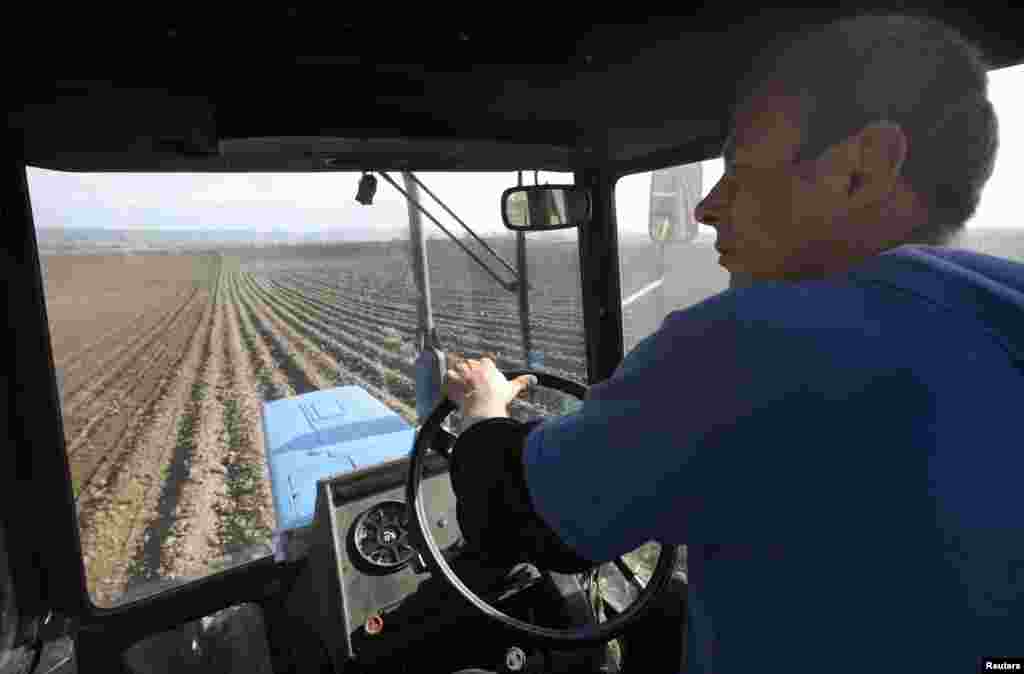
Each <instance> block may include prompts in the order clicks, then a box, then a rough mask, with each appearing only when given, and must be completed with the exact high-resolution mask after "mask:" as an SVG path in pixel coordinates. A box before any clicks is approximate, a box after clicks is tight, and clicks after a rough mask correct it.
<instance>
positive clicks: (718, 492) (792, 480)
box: [523, 246, 1024, 673]
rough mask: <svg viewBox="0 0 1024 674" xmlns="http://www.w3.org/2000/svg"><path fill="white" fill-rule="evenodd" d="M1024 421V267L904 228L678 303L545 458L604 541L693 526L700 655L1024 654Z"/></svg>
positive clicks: (530, 463) (542, 508)
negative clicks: (911, 241)
mask: <svg viewBox="0 0 1024 674" xmlns="http://www.w3.org/2000/svg"><path fill="white" fill-rule="evenodd" d="M1022 424H1024V265H1021V264H1017V263H1013V262H1009V261H1006V260H1002V259H999V258H994V257H990V256H986V255H981V254H976V253H972V252H968V251H962V250H954V249H948V248H939V247H929V246H903V247H900V248H897V249H894V250H891V251H887V252H886V253H884V254H881V255H878V256H876V257H875V258H873V259H872V260H870V261H868V262H867V263H865V264H863V265H861V266H860V267H858V268H856V269H855V270H853V271H851V272H849V273H846V274H842V275H838V276H834V277H830V278H829V279H828V280H822V281H814V282H799V283H788V282H776V283H761V284H757V285H752V286H749V287H746V288H735V289H730V290H727V291H725V292H722V293H720V294H718V295H715V296H713V297H710V298H708V299H707V300H705V301H704V302H701V303H700V304H698V305H695V306H693V307H690V308H688V309H685V310H681V311H676V312H673V313H671V314H669V315H668V316H667V317H666V318H665V321H664V323H663V324H662V326H661V328H660V329H659V330H658V331H657V332H655V333H654V334H652V335H650V336H649V337H647V338H646V339H645V340H644V341H642V342H641V343H640V344H639V345H637V347H636V348H635V349H634V350H633V351H632V352H630V353H629V354H628V355H627V357H626V358H625V359H624V360H623V362H622V364H621V365H620V366H619V368H618V369H617V370H616V372H615V373H614V375H613V376H612V377H611V378H610V379H608V380H607V381H604V382H602V383H600V384H597V385H595V386H593V387H592V388H591V389H590V392H589V394H588V396H587V399H586V401H585V403H584V405H583V407H582V408H581V409H580V410H579V411H577V412H576V413H573V414H570V415H566V416H563V417H555V418H552V419H550V420H547V421H545V422H544V423H543V424H541V425H539V426H538V427H536V428H535V429H534V430H533V431H532V432H531V433H530V435H529V437H528V439H527V443H526V447H525V449H524V451H523V467H524V471H525V477H526V483H527V486H528V489H529V494H530V498H531V500H532V501H533V505H534V507H535V508H536V511H537V513H538V514H539V515H540V517H541V518H542V519H543V520H544V521H545V522H546V523H547V524H548V525H549V526H550V527H552V528H553V529H554V531H555V532H556V533H557V534H558V535H559V536H560V538H561V539H562V540H563V541H565V542H566V543H568V544H569V545H570V546H571V547H572V548H574V549H575V550H576V551H577V552H578V553H579V554H581V555H583V556H585V557H588V558H590V559H595V560H608V559H611V558H613V557H615V556H618V555H621V554H622V553H624V552H627V551H629V550H632V549H633V548H636V547H637V546H639V545H640V544H641V543H643V542H645V541H648V540H652V539H654V540H658V541H661V542H663V543H667V544H687V546H688V572H689V573H688V580H689V607H690V608H689V611H690V634H689V639H688V651H689V654H690V655H689V660H690V666H689V671H691V672H711V671H714V672H718V673H722V672H726V673H727V672H741V671H743V672H745V671H765V672H782V671H829V672H840V671H851V672H853V671H856V672H868V671H871V672H876V671H896V670H897V669H900V668H906V671H949V672H970V671H975V667H976V662H977V659H978V657H979V656H983V655H1024V510H1022V507H1021V494H1022V489H1021V486H1022V481H1024V443H1022V440H1021V437H1022V436H1021V434H1022V432H1024V425H1022ZM567 485H571V488H567ZM929 667H932V669H929Z"/></svg>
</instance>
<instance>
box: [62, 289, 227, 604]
mask: <svg viewBox="0 0 1024 674" xmlns="http://www.w3.org/2000/svg"><path fill="white" fill-rule="evenodd" d="M211 273H212V272H211ZM199 299H200V302H201V304H200V305H198V306H196V307H195V309H194V312H193V313H198V321H193V320H182V321H180V322H179V323H177V324H176V325H175V326H173V327H172V329H171V330H170V331H168V342H170V343H172V344H173V345H174V347H175V348H173V349H170V350H169V351H171V352H177V353H178V354H179V357H178V358H177V359H176V360H172V361H169V362H168V363H167V367H166V368H164V369H163V371H162V372H156V371H154V372H151V374H150V377H151V379H152V380H153V383H154V384H155V386H154V389H155V391H154V395H152V396H150V404H149V405H148V406H147V408H146V409H145V410H144V412H143V413H141V414H139V415H138V416H137V418H136V420H135V422H134V423H133V424H132V426H131V428H130V429H129V431H128V432H127V433H125V434H124V436H123V437H122V441H121V443H119V446H118V447H116V448H111V449H110V450H108V452H109V454H110V456H111V457H112V458H110V460H108V461H105V462H104V466H103V468H104V470H103V471H102V475H97V477H96V479H95V480H94V481H93V484H91V485H90V488H89V489H88V490H85V491H83V493H82V498H81V500H80V513H79V521H80V525H81V529H82V549H83V551H84V553H85V556H86V570H87V581H88V585H89V591H90V594H91V595H92V596H93V598H94V600H95V602H96V603H97V604H98V605H100V606H109V605H112V604H113V603H115V602H117V601H119V600H120V599H121V597H122V594H123V592H124V591H125V590H126V581H127V579H128V578H129V577H131V576H138V575H139V574H138V569H137V568H135V566H136V565H135V564H134V563H133V562H135V559H136V555H137V550H138V548H139V547H140V546H141V543H142V532H143V531H144V530H145V528H146V524H147V523H148V522H149V521H151V520H152V519H153V518H154V517H155V516H156V506H157V501H158V498H159V494H160V492H161V488H162V482H163V480H162V476H163V475H164V474H165V471H166V470H167V468H166V466H168V465H169V463H170V461H171V458H172V454H173V451H174V447H175V444H176V432H175V431H176V429H177V427H178V421H179V419H180V418H181V417H182V416H183V414H184V412H185V409H186V405H187V401H188V398H189V393H190V389H191V387H192V383H193V382H194V380H195V372H196V370H197V368H198V366H199V358H200V349H201V346H202V341H201V339H200V337H201V336H202V335H203V334H204V331H205V330H208V324H209V320H210V318H211V315H212V305H211V302H210V301H209V291H208V290H206V289H202V290H200V291H199Z"/></svg>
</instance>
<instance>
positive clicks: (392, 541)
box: [352, 501, 416, 571]
mask: <svg viewBox="0 0 1024 674" xmlns="http://www.w3.org/2000/svg"><path fill="white" fill-rule="evenodd" d="M352 543H353V546H354V547H355V551H356V552H357V553H358V555H359V557H360V561H362V562H365V563H366V564H369V565H370V566H371V567H373V568H375V569H378V570H380V571H397V570H398V569H399V568H401V567H402V566H404V565H405V564H407V563H408V562H409V560H410V559H412V558H413V557H414V556H415V555H416V550H415V549H414V548H413V547H412V545H411V544H410V542H409V513H408V510H407V508H406V507H405V503H402V502H401V501H382V502H380V503H377V504H376V505H374V506H373V507H372V508H370V509H369V510H367V511H366V512H364V513H363V514H361V515H360V516H359V517H357V518H356V521H355V523H354V524H353V525H352Z"/></svg>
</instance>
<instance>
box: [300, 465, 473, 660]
mask: <svg viewBox="0 0 1024 674" xmlns="http://www.w3.org/2000/svg"><path fill="white" fill-rule="evenodd" d="M407 477H408V460H407V459H404V458H403V459H400V460H396V461H389V462H386V463H383V464H379V465H377V466H373V467H371V468H367V469H364V470H361V471H357V472H354V473H349V474H345V475H341V476H336V477H333V478H330V479H327V480H323V481H321V482H320V483H319V484H318V486H317V505H316V524H315V528H316V530H317V531H316V536H317V538H318V539H319V543H320V544H319V545H317V546H315V548H316V549H317V550H318V551H319V552H318V553H317V554H316V555H314V557H313V558H311V560H310V561H311V564H312V565H313V567H314V573H317V575H318V578H319V581H318V583H319V585H318V586H319V587H321V588H323V594H322V596H321V597H320V602H321V608H322V610H321V615H322V616H324V617H325V618H326V624H327V626H328V629H330V630H331V631H332V632H333V634H325V635H324V636H325V637H327V638H325V641H326V642H327V643H330V644H332V648H334V649H335V651H336V652H335V658H334V659H335V667H336V669H337V670H338V671H342V669H343V665H344V662H345V661H351V660H354V659H359V660H366V659H367V658H369V659H373V657H372V655H373V654H372V651H375V650H376V648H374V646H375V645H376V644H377V643H380V644H383V643H386V642H387V641H389V639H388V636H390V635H394V634H396V632H397V631H398V630H407V629H408V627H409V626H408V624H405V623H408V620H404V619H402V618H401V617H400V609H401V608H402V606H403V603H406V600H407V599H408V598H409V597H411V596H413V595H415V594H416V593H417V591H418V590H419V589H420V586H421V585H422V584H423V583H425V582H428V581H429V580H430V579H431V574H430V573H429V571H428V569H427V568H426V567H425V565H423V564H422V560H421V559H420V558H419V555H418V553H417V551H416V546H415V541H413V540H412V539H411V536H412V532H411V526H410V521H411V517H412V515H411V512H410V511H409V509H408V508H407V507H406V503H405V483H406V479H407ZM420 493H421V494H422V498H423V502H424V504H425V508H426V511H427V513H428V515H429V522H430V527H431V533H432V534H433V536H434V540H436V541H437V544H438V546H440V547H441V548H442V549H443V548H445V547H448V546H450V545H452V544H453V543H455V542H456V541H458V540H459V539H460V537H461V533H460V531H459V525H458V520H457V518H456V510H455V504H456V500H455V493H454V491H452V487H451V480H450V479H449V476H448V465H447V462H446V461H445V460H444V458H443V457H441V456H439V455H436V454H431V455H429V456H428V460H427V462H426V463H425V466H424V473H423V481H422V483H421V488H420ZM435 584H436V581H435ZM404 636H405V637H406V638H411V637H412V635H408V634H405V635H404Z"/></svg>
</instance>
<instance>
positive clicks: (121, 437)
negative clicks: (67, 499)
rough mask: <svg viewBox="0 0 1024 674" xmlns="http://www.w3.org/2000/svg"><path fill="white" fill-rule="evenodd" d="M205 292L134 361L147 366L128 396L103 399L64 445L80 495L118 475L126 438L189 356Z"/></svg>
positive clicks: (148, 416) (142, 369)
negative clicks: (189, 342)
mask: <svg viewBox="0 0 1024 674" xmlns="http://www.w3.org/2000/svg"><path fill="white" fill-rule="evenodd" d="M204 295H205V291H202V292H201V293H200V294H199V295H197V296H196V297H195V298H194V299H193V302H192V304H191V305H190V307H189V309H188V312H187V313H186V314H183V315H181V316H179V317H178V320H179V321H180V323H179V326H180V327H177V326H176V327H175V328H172V329H169V330H167V331H166V332H164V333H163V334H162V335H160V336H159V338H158V339H156V340H154V341H153V342H152V343H151V344H150V346H151V348H152V350H151V351H150V352H149V353H147V354H140V355H139V357H138V360H139V362H140V363H142V362H144V363H145V364H146V366H145V367H143V368H139V370H138V378H137V379H136V380H135V381H134V382H132V384H131V386H130V393H129V394H126V395H125V397H120V398H119V397H118V396H117V395H116V393H117V392H116V391H115V392H112V393H111V394H108V395H106V396H105V397H104V400H105V401H106V402H105V407H104V408H103V409H102V411H101V412H99V413H98V414H97V416H96V418H95V419H94V420H90V422H89V423H88V424H87V426H86V429H83V431H81V432H80V433H79V436H78V437H77V438H75V440H73V441H72V442H71V443H70V444H69V445H68V456H69V461H70V467H71V482H72V489H73V490H74V492H75V495H76V496H78V495H80V494H82V493H84V491H85V490H86V489H87V488H88V487H89V486H90V485H92V484H93V482H94V481H96V480H97V479H99V481H100V485H99V486H101V487H102V486H103V483H107V482H109V481H110V480H111V479H113V478H115V477H116V472H117V470H118V469H119V467H120V462H121V461H122V459H123V457H124V455H125V452H126V451H129V450H126V449H119V448H121V447H125V446H127V445H130V442H129V443H127V444H126V442H125V441H126V439H128V440H130V439H131V437H132V435H133V434H134V433H135V432H136V430H135V429H136V427H137V426H138V424H140V423H145V422H147V421H148V420H149V419H150V418H151V416H152V414H153V406H154V404H155V402H156V401H157V400H158V399H159V397H160V396H161V395H162V391H163V386H164V385H165V383H166V382H165V380H166V379H167V378H168V377H169V376H171V375H173V374H175V373H176V368H177V365H178V363H179V362H180V361H181V359H182V358H183V357H184V355H185V353H187V347H185V346H184V344H185V342H186V341H187V340H188V339H189V338H190V337H191V335H190V334H189V332H190V330H194V329H195V328H196V326H197V325H198V323H199V321H200V320H201V318H202V315H203V312H204V304H205V303H206V299H205V296H204Z"/></svg>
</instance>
